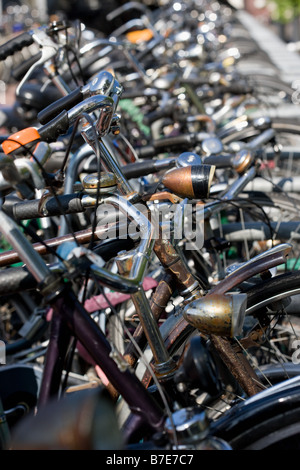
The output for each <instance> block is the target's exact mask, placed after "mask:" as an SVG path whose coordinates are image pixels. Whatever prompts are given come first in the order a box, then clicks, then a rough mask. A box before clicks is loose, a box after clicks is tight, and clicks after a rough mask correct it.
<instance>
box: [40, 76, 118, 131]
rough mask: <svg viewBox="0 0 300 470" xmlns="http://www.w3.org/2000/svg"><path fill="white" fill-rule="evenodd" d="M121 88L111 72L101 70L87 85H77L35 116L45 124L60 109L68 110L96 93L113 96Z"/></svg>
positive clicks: (96, 94) (60, 110)
mask: <svg viewBox="0 0 300 470" xmlns="http://www.w3.org/2000/svg"><path fill="white" fill-rule="evenodd" d="M121 90H122V87H121V86H120V85H119V83H118V82H117V81H116V80H115V78H114V76H113V75H112V74H111V73H109V72H107V71H101V72H99V73H98V74H97V75H96V76H95V77H94V78H93V79H92V80H91V81H90V82H89V83H88V84H87V85H85V86H82V87H77V88H76V89H75V90H73V91H72V92H71V93H69V94H68V95H66V96H64V97H62V98H60V99H59V100H57V101H55V102H54V103H51V104H50V105H49V106H47V107H46V108H45V109H43V110H42V111H41V112H40V113H39V114H38V116H37V117H38V120H39V122H40V123H41V124H46V123H48V122H49V121H50V120H51V119H53V118H55V117H56V116H57V115H58V114H59V113H61V112H62V111H69V110H70V109H72V108H73V107H74V106H76V105H77V104H79V103H81V102H82V101H84V100H85V99H86V98H92V97H94V96H98V95H105V96H114V95H115V94H116V93H121Z"/></svg>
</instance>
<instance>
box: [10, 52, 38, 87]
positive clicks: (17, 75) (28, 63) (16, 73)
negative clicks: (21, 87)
mask: <svg viewBox="0 0 300 470" xmlns="http://www.w3.org/2000/svg"><path fill="white" fill-rule="evenodd" d="M41 57H42V53H41V52H38V53H37V54H34V55H33V56H32V57H30V58H29V59H27V60H25V61H24V62H22V63H21V64H19V65H17V66H16V67H15V68H14V69H13V70H12V77H13V78H14V79H15V80H17V81H20V80H21V79H22V78H23V77H24V75H25V74H26V73H27V72H28V70H29V69H30V67H32V65H33V64H35V63H36V62H37V61H38V60H39V59H40V58H41Z"/></svg>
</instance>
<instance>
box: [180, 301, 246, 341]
mask: <svg viewBox="0 0 300 470" xmlns="http://www.w3.org/2000/svg"><path fill="white" fill-rule="evenodd" d="M246 304H247V295H246V294H242V293H227V294H211V295H209V294H208V295H207V296H205V297H202V298H201V299H197V300H194V301H193V302H190V303H189V304H187V305H186V307H185V308H184V309H183V316H184V318H185V319H186V321H187V322H188V323H190V324H191V325H192V326H193V327H195V328H197V329H198V330H199V331H201V332H202V333H206V334H214V335H218V336H226V337H230V338H232V337H234V336H239V335H240V334H241V333H242V328H243V324H244V319H245V313H246Z"/></svg>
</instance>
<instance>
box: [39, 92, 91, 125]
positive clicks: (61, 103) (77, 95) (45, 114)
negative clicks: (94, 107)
mask: <svg viewBox="0 0 300 470" xmlns="http://www.w3.org/2000/svg"><path fill="white" fill-rule="evenodd" d="M82 99H83V95H82V93H81V87H78V88H76V89H75V90H73V91H72V92H71V93H69V94H68V95H67V96H63V97H62V98H60V99H59V100H57V101H54V103H51V104H50V105H49V106H47V108H45V109H43V110H42V111H40V112H39V113H38V116H37V117H38V120H39V122H40V123H41V124H47V123H48V122H49V121H51V120H52V119H54V118H55V117H56V116H57V115H58V114H60V113H61V112H62V111H68V110H70V109H71V108H73V106H75V105H76V104H78V103H81V101H82Z"/></svg>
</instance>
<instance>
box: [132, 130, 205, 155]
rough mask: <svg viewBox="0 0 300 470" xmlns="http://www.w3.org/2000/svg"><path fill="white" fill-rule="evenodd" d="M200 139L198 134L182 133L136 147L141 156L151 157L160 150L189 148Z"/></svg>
mask: <svg viewBox="0 0 300 470" xmlns="http://www.w3.org/2000/svg"><path fill="white" fill-rule="evenodd" d="M199 141H200V140H199V139H198V137H197V134H182V135H177V136H173V137H163V138H161V139H158V140H153V141H152V144H149V145H144V146H143V147H140V148H136V149H135V150H136V153H137V155H138V157H139V158H151V157H154V156H156V155H157V154H158V153H160V152H168V151H172V150H176V152H177V151H180V150H181V149H184V150H185V151H187V150H189V149H190V148H191V146H194V145H195V144H196V143H197V142H199Z"/></svg>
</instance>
